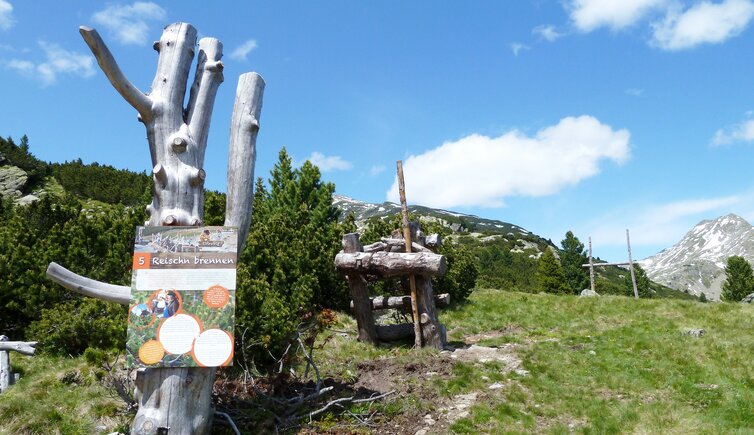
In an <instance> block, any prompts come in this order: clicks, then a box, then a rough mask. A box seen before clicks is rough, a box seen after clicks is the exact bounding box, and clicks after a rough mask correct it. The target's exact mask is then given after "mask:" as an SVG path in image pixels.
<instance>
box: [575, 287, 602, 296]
mask: <svg viewBox="0 0 754 435" xmlns="http://www.w3.org/2000/svg"><path fill="white" fill-rule="evenodd" d="M599 295H600V294H599V293H597V292H596V291H594V290H590V289H588V288H585V289H584V290H581V294H580V295H579V297H580V298H591V297H594V296H599Z"/></svg>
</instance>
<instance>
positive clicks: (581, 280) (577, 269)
mask: <svg viewBox="0 0 754 435" xmlns="http://www.w3.org/2000/svg"><path fill="white" fill-rule="evenodd" d="M560 246H561V247H562V248H563V251H562V252H561V254H560V264H561V265H562V266H563V274H564V275H565V282H566V285H567V286H568V288H569V289H570V292H571V293H573V294H579V293H581V290H583V289H585V288H588V287H589V272H588V271H587V270H586V269H585V268H584V267H583V264H585V263H586V262H587V261H589V258H588V257H587V255H586V253H585V252H584V244H583V243H581V242H580V241H579V239H578V237H576V236H574V235H573V233H572V232H570V231H568V232H567V233H566V235H565V239H563V240H562V241H561V242H560Z"/></svg>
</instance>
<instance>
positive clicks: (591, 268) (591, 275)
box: [589, 236, 597, 293]
mask: <svg viewBox="0 0 754 435" xmlns="http://www.w3.org/2000/svg"><path fill="white" fill-rule="evenodd" d="M589 283H590V285H591V289H592V291H593V292H595V293H596V292H597V291H596V290H595V289H594V257H592V236H589Z"/></svg>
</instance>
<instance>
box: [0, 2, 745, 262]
mask: <svg viewBox="0 0 754 435" xmlns="http://www.w3.org/2000/svg"><path fill="white" fill-rule="evenodd" d="M752 20H754V0H715V1H679V0H562V1H543V0H531V1H524V0H521V1H515V2H513V1H509V2H493V1H477V2H463V3H462V2H449V1H431V2H430V1H421V2H420V1H415V2H398V1H380V2H376V1H375V2H355V1H326V2H305V1H301V2H287V1H281V2H267V3H262V2H230V1H213V2H168V1H157V2H91V1H67V2H59V1H43V0H40V1H20V0H0V95H2V102H3V104H1V105H0V135H2V136H5V137H7V136H12V137H14V138H19V137H20V136H21V135H23V134H27V135H28V136H29V139H30V143H31V150H32V152H34V153H35V154H36V155H37V156H38V157H40V158H42V159H44V160H48V161H65V160H73V159H76V158H81V159H82V160H84V161H85V162H94V161H97V162H100V163H103V164H110V165H113V166H116V167H119V168H128V169H131V170H135V171H145V170H149V168H151V163H150V161H149V152H148V148H147V143H146V139H145V131H144V128H143V126H142V125H141V124H139V123H138V122H137V121H136V113H135V111H134V110H133V108H131V106H129V105H128V104H127V103H126V102H125V101H124V100H123V99H122V98H121V97H120V95H118V94H117V93H116V92H115V90H114V89H113V88H112V87H111V85H110V83H109V82H108V81H107V79H106V78H105V76H104V75H103V74H102V72H101V71H100V70H99V68H98V66H97V64H96V61H94V59H93V57H92V56H91V53H90V52H89V50H88V48H87V46H86V45H85V43H84V42H83V40H82V39H81V37H80V35H79V33H78V27H79V26H80V25H87V26H91V27H95V28H96V29H97V30H98V31H99V32H100V34H101V35H102V37H103V39H104V40H105V41H106V42H107V44H108V46H109V47H110V49H111V51H112V52H113V54H114V56H115V58H116V59H117V61H118V63H119V64H120V66H121V68H122V69H123V70H124V72H125V74H126V75H127V76H128V78H129V79H130V80H131V81H132V82H133V83H134V84H135V85H137V86H138V87H139V88H140V89H142V90H143V91H148V89H149V86H150V84H151V82H152V79H153V76H154V72H155V67H156V60H157V57H156V53H155V52H154V51H152V48H151V45H152V41H154V40H156V39H159V36H160V34H161V31H162V28H163V27H164V26H165V25H166V24H169V23H172V22H176V21H185V22H189V23H191V24H193V25H194V26H195V27H196V28H197V29H198V31H199V35H200V37H201V36H214V37H217V38H219V39H220V40H221V41H223V43H224V53H225V56H224V58H223V61H224V64H225V70H224V74H225V83H223V85H222V86H221V87H220V91H219V93H218V96H217V100H216V103H215V110H214V115H213V119H212V128H211V131H210V137H209V146H208V151H207V157H206V163H205V164H206V168H205V169H206V171H207V187H208V188H211V189H215V190H224V189H225V172H226V167H227V144H228V133H229V121H230V112H231V110H232V105H233V97H234V93H235V87H236V83H237V80H238V76H239V75H240V74H242V73H244V72H247V71H257V72H259V73H260V74H261V75H262V76H263V77H264V78H265V80H266V82H267V87H266V90H265V96H264V108H263V111H262V117H261V131H260V134H259V139H258V142H257V167H256V168H257V170H256V174H257V175H258V176H264V177H267V175H268V174H269V171H270V169H271V167H272V165H273V164H274V162H275V161H276V159H277V153H278V151H279V150H280V148H281V147H283V146H285V147H286V148H287V149H288V152H289V153H290V154H291V155H292V156H293V158H294V160H295V161H296V162H298V163H299V164H300V163H301V162H303V161H305V160H307V159H310V160H312V161H314V162H315V163H317V164H318V165H319V166H320V168H321V169H322V171H323V178H324V179H326V180H328V181H332V182H334V183H335V184H336V186H337V193H340V194H343V195H347V196H350V197H353V198H357V199H360V200H365V201H370V202H382V201H384V200H386V199H390V200H396V198H397V195H396V191H395V185H394V182H395V162H396V160H399V159H402V160H403V161H404V168H405V174H406V186H407V195H408V200H409V202H410V203H416V204H423V205H429V206H434V207H441V208H445V209H450V210H454V211H459V212H464V213H472V214H477V215H480V216H483V217H488V218H494V219H501V220H504V221H507V222H511V223H514V224H517V225H520V226H523V227H524V228H527V229H529V230H531V231H533V232H535V233H537V234H540V235H542V236H544V237H548V238H551V239H552V240H553V241H555V242H559V241H560V240H561V239H562V238H563V236H564V234H565V232H566V231H568V230H572V231H574V233H575V234H576V235H577V236H578V237H579V238H580V239H581V240H582V241H583V242H585V243H586V241H587V238H588V237H589V236H591V237H592V239H593V244H594V250H595V255H598V256H600V257H602V258H605V259H608V260H612V261H619V260H625V259H626V249H625V229H626V228H629V229H630V230H631V238H632V245H633V252H634V257H635V258H644V257H647V256H649V255H652V254H655V253H656V252H658V251H660V250H661V249H663V248H666V247H669V246H670V245H672V244H673V243H675V242H676V241H678V240H679V239H680V238H681V237H682V236H683V235H684V233H685V232H686V231H688V230H689V229H690V228H691V227H692V226H693V225H694V224H696V223H697V222H698V221H700V220H702V219H709V218H715V217H717V216H720V215H723V214H727V213H731V212H734V213H738V214H740V215H741V216H743V217H744V218H746V219H748V220H750V221H752V220H754V177H752V172H754V171H752V169H751V167H752V163H754V152H753V151H754V150H753V149H752V146H751V144H752V141H753V140H754V112H752V111H754V56H752V53H754V30H752V27H753V26H752Z"/></svg>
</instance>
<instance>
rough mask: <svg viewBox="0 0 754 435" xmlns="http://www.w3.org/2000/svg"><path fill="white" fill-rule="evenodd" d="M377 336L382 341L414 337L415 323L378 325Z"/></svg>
mask: <svg viewBox="0 0 754 435" xmlns="http://www.w3.org/2000/svg"><path fill="white" fill-rule="evenodd" d="M377 337H379V339H380V340H381V341H397V340H403V339H406V338H413V337H414V325H413V324H411V323H402V324H400V325H377Z"/></svg>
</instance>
